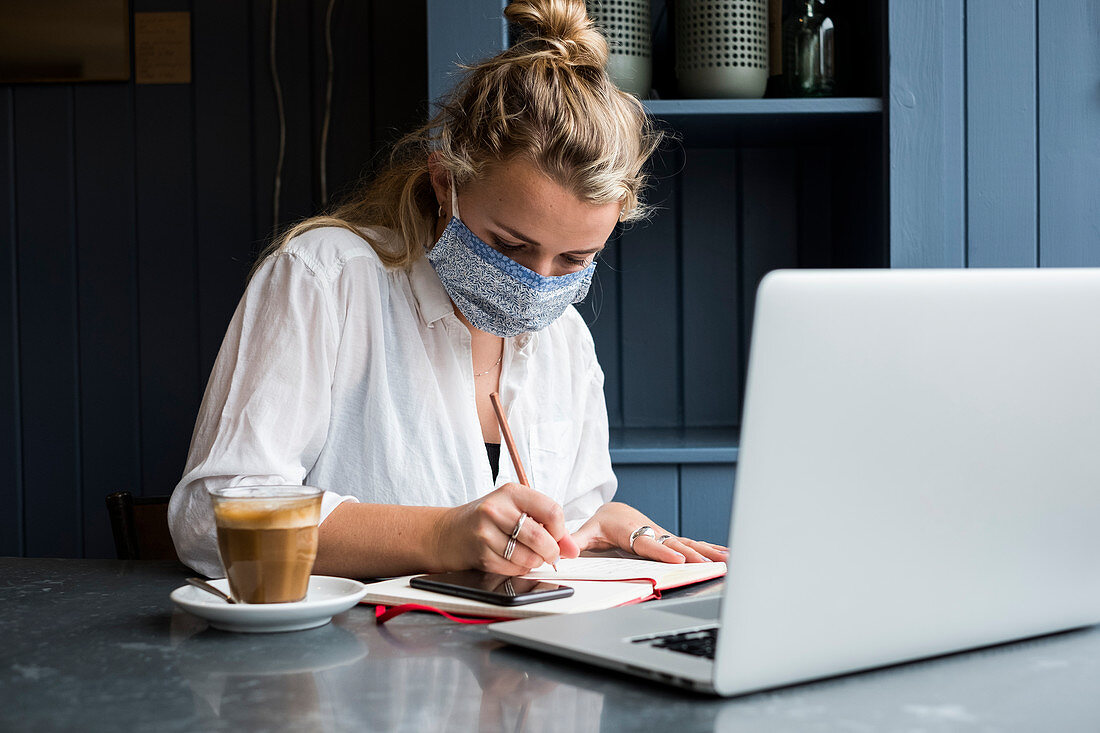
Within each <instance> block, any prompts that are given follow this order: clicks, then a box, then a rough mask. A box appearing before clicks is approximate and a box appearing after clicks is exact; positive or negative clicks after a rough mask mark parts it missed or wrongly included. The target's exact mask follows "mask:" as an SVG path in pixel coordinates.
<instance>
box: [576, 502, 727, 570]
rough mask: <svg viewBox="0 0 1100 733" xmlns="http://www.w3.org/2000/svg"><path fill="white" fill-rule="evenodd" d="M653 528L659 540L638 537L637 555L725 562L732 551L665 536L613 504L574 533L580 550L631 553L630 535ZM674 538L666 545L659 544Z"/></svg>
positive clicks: (655, 526) (642, 518) (631, 511)
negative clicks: (663, 539) (637, 530)
mask: <svg viewBox="0 0 1100 733" xmlns="http://www.w3.org/2000/svg"><path fill="white" fill-rule="evenodd" d="M646 525H648V526H650V527H652V528H653V531H654V532H655V533H656V535H657V536H656V537H646V536H642V537H639V538H638V539H637V540H635V541H634V554H635V555H639V556H641V557H644V558H647V559H649V560H658V561H660V562H670V563H681V562H708V561H710V560H717V561H723V562H724V561H725V560H726V558H727V557H729V551H728V550H727V549H726V548H725V547H723V546H722V545H713V544H711V543H709V542H698V541H696V540H691V539H688V538H687V537H677V536H676V535H672V534H671V533H670V532H666V531H665V530H664V529H663V528H662V527H661V526H660V525H659V524H657V523H656V522H654V521H653V520H652V519H650V518H649V517H647V516H646V515H644V514H642V513H641V512H640V511H638V510H637V509H635V508H634V507H631V506H627V505H626V504H621V503H619V502H616V501H613V502H609V503H607V504H604V505H603V506H601V507H600V508H599V509H597V510H596V513H595V514H593V515H592V518H591V519H589V520H588V521H587V522H585V523H584V525H582V526H581V528H580V529H578V530H577V531H576V532H574V533H573V539H574V540H575V541H576V542H577V545H578V546H579V547H580V549H581V550H610V549H615V548H618V549H622V550H626V551H628V552H629V551H630V535H631V534H632V533H633V532H634V530H636V529H638V527H643V526H646ZM666 534H668V535H671V536H670V537H669V538H668V539H667V540H665V541H664V543H661V542H658V541H657V540H659V539H661V537H663V536H665V535H666Z"/></svg>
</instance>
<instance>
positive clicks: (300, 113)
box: [246, 0, 316, 249]
mask: <svg viewBox="0 0 1100 733" xmlns="http://www.w3.org/2000/svg"><path fill="white" fill-rule="evenodd" d="M251 6H252V38H253V39H254V41H253V43H252V46H251V49H252V62H251V63H252V110H253V119H252V123H253V134H252V156H253V170H252V175H253V186H254V187H255V191H256V197H255V205H254V208H253V217H254V225H253V226H254V234H255V237H256V240H257V249H259V248H261V247H262V246H263V244H264V243H265V242H266V241H268V240H269V239H270V238H271V237H272V236H273V235H274V233H275V232H276V230H277V229H279V230H281V229H284V228H285V227H286V226H287V225H289V224H290V223H292V222H294V221H296V220H297V219H301V218H304V217H306V216H309V215H310V214H311V213H313V210H314V199H313V191H314V175H315V171H316V156H315V153H316V143H315V140H314V128H313V114H314V112H313V108H314V97H313V94H312V91H311V89H310V66H311V63H312V58H311V57H312V51H311V47H310V38H311V36H312V34H311V32H310V31H311V29H310V21H311V13H310V4H309V2H308V0H290V1H286V0H284V1H283V2H280V3H279V4H278V9H277V13H276V17H275V20H276V32H275V68H276V69H277V71H278V81H279V87H278V88H279V89H281V91H282V101H283V124H284V127H285V137H284V138H283V162H282V168H281V172H280V173H279V191H278V217H279V221H278V226H276V222H275V220H274V216H275V194H276V191H275V185H276V172H277V171H280V168H279V165H278V162H279V149H280V120H279V107H278V97H277V96H276V85H275V79H274V77H273V75H272V70H271V44H270V38H271V36H270V26H271V11H272V4H271V3H270V2H267V1H266V0H252V3H251ZM246 68H247V67H246Z"/></svg>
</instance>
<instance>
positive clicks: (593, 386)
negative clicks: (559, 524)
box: [562, 357, 618, 532]
mask: <svg viewBox="0 0 1100 733" xmlns="http://www.w3.org/2000/svg"><path fill="white" fill-rule="evenodd" d="M585 381H586V384H587V389H586V390H585V391H584V392H583V395H584V406H583V408H582V409H581V410H579V411H578V414H582V415H584V421H583V423H582V424H581V430H580V436H579V437H580V442H579V445H578V449H577V459H576V461H575V462H574V464H573V470H572V472H571V474H570V479H569V482H568V486H569V487H571V489H572V492H573V493H572V494H571V495H569V496H567V497H566V500H565V503H564V504H563V506H562V508H563V510H564V512H565V528H566V530H568V531H569V532H576V531H577V530H578V529H579V528H580V526H581V525H582V524H584V523H585V522H586V521H588V519H589V518H590V517H591V516H592V515H593V514H595V513H596V510H597V509H599V508H600V507H601V506H603V505H604V504H606V503H607V502H609V501H611V499H612V497H614V496H615V489H616V488H617V487H618V480H617V479H616V478H615V473H614V471H613V470H612V468H611V451H610V447H609V442H608V425H607V405H606V403H605V402H604V394H603V382H604V377H603V370H602V369H601V368H600V365H599V363H597V362H596V361H595V358H594V357H593V360H592V362H591V364H590V366H589V367H588V369H587V373H586V377H585Z"/></svg>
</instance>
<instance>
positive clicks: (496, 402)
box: [489, 392, 558, 573]
mask: <svg viewBox="0 0 1100 733" xmlns="http://www.w3.org/2000/svg"><path fill="white" fill-rule="evenodd" d="M489 401H490V402H492V403H493V412H495V413H496V414H497V422H498V423H499V424H500V434H501V435H503V436H504V444H505V445H507V446H508V455H510V456H511V457H512V465H513V466H515V467H516V477H517V478H518V479H519V482H520V483H521V484H523V485H524V486H526V487H527V488H531V482H530V481H528V480H527V473H526V472H525V471H524V470H523V461H521V460H520V459H519V451H518V450H516V441H515V439H514V438H513V437H512V429H511V428H509V427H508V418H506V417H504V406H503V405H501V404H500V395H499V394H497V393H496V392H493V393H491V394H490V395H489ZM550 567H552V568H554V572H555V573H556V572H557V571H558V566H557V564H556V563H550Z"/></svg>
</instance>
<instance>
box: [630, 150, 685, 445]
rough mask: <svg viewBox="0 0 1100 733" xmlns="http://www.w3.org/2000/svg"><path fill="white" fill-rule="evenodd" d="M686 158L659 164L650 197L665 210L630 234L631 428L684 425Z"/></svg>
mask: <svg viewBox="0 0 1100 733" xmlns="http://www.w3.org/2000/svg"><path fill="white" fill-rule="evenodd" d="M680 167H681V162H680V155H679V154H677V153H676V152H667V153H665V154H664V155H661V156H659V157H658V158H657V159H656V160H655V161H654V166H653V183H654V185H653V189H652V191H651V193H650V195H649V200H650V202H651V204H652V205H653V206H654V207H656V209H657V212H656V213H655V215H654V216H653V218H652V220H651V221H648V222H645V223H642V224H637V225H635V226H634V227H632V228H630V229H629V230H628V231H627V232H625V233H624V234H623V236H622V239H621V242H620V248H621V251H620V252H619V262H620V266H621V273H620V279H619V287H620V293H621V297H622V310H621V311H620V317H621V319H622V338H623V342H622V390H623V425H624V426H625V427H675V426H677V425H679V424H680V423H681V420H682V416H681V391H680V390H681V381H680V380H681V374H680V354H681V350H682V348H683V343H682V340H681V332H680V320H681V319H680V302H681V301H680V297H681V296H680V252H679V240H678V231H677V229H678V226H679V213H680V211H679V208H680V207H679V190H678V183H679V179H678V177H677V175H676V174H677V172H678V171H679V169H680Z"/></svg>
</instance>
